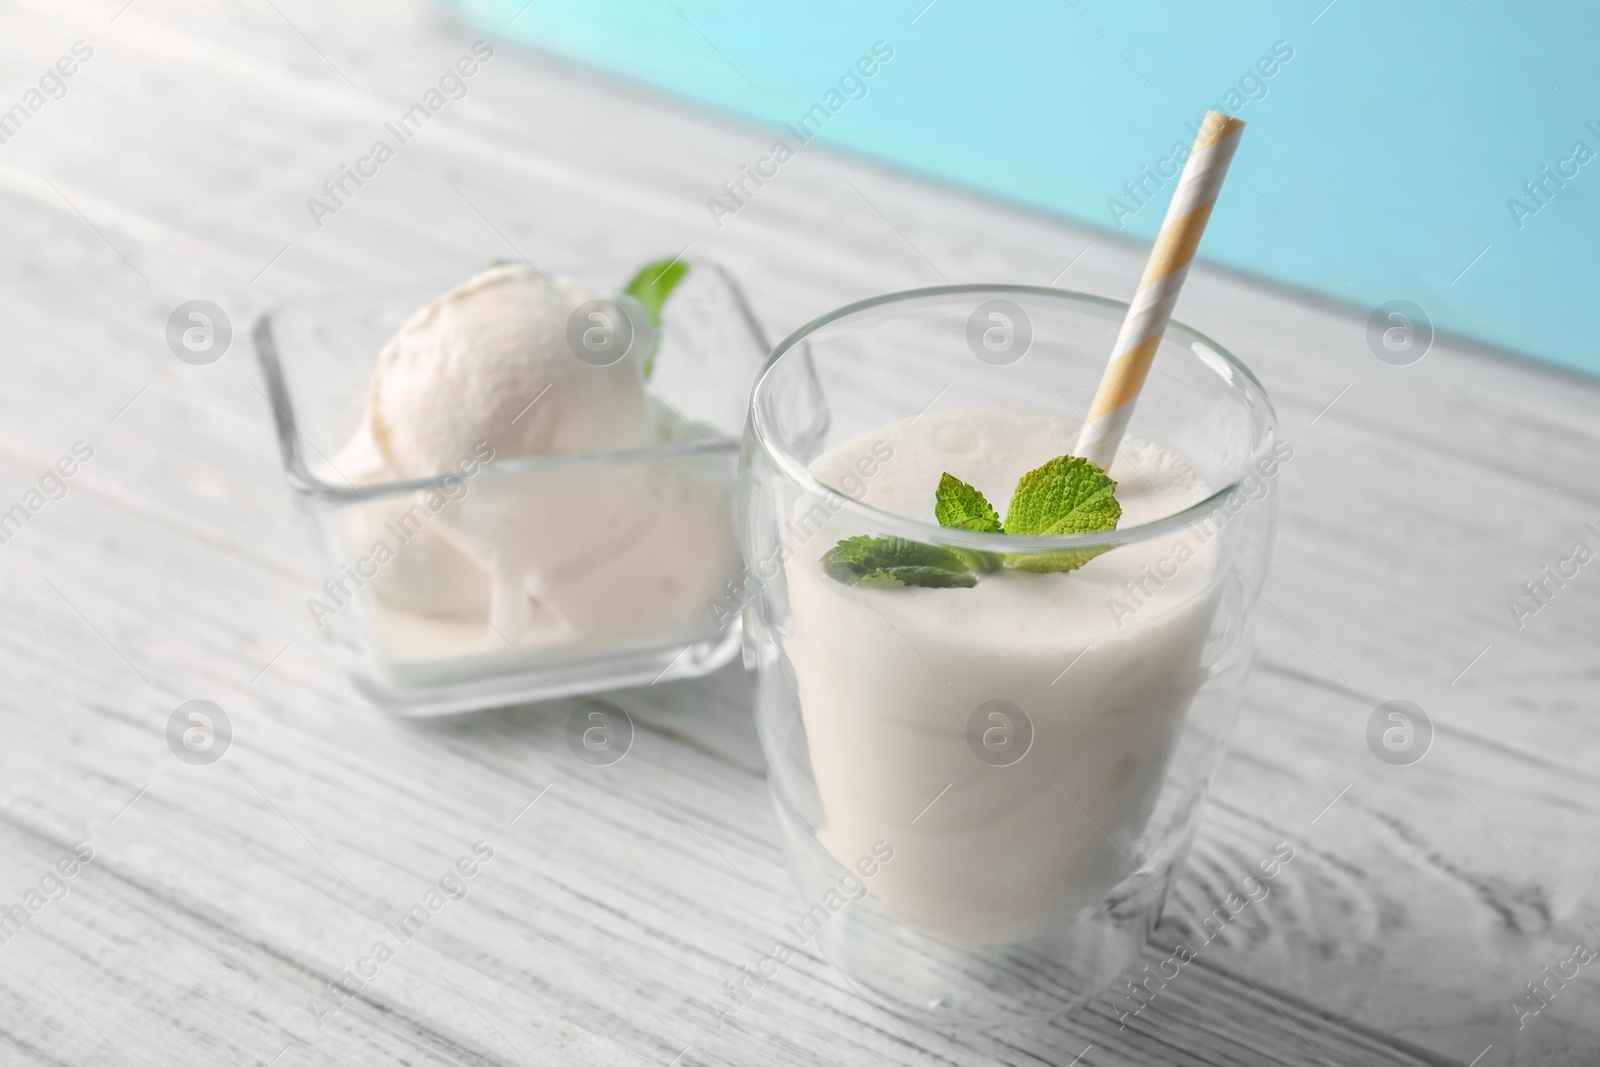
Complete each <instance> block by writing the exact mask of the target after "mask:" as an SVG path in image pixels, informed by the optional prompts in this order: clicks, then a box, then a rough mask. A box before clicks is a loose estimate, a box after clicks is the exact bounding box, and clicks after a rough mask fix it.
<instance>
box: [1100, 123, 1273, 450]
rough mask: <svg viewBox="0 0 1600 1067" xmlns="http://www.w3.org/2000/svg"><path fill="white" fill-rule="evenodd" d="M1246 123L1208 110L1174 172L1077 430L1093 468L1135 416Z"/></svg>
mask: <svg viewBox="0 0 1600 1067" xmlns="http://www.w3.org/2000/svg"><path fill="white" fill-rule="evenodd" d="M1243 129H1244V123H1242V122H1240V121H1239V120H1238V119H1236V118H1231V117H1230V116H1227V115H1224V114H1221V113H1220V112H1216V111H1207V112H1206V117H1205V121H1204V122H1202V123H1201V124H1200V134H1199V136H1197V137H1196V138H1195V139H1194V148H1193V149H1191V150H1190V152H1189V162H1188V163H1187V165H1185V166H1184V168H1183V177H1181V178H1180V179H1178V188H1177V189H1176V190H1175V191H1174V192H1173V194H1172V204H1171V205H1170V206H1169V207H1168V208H1167V217H1166V219H1165V220H1163V221H1162V223H1161V232H1160V233H1159V234H1157V235H1156V245H1155V247H1154V248H1152V249H1151V250H1150V261H1149V262H1148V263H1146V264H1145V268H1144V277H1143V278H1141V279H1140V280H1139V291H1138V292H1136V293H1134V294H1133V303H1132V304H1130V305H1129V307H1128V317H1127V318H1126V319H1124V320H1122V330H1121V332H1119V333H1118V334H1117V343H1116V347H1115V348H1113V349H1112V350H1111V351H1112V355H1111V362H1110V363H1108V364H1107V365H1106V372H1105V375H1104V376H1103V377H1102V378H1101V379H1100V389H1099V391H1098V392H1097V393H1095V395H1094V406H1093V407H1091V408H1090V409H1089V420H1088V421H1087V422H1085V423H1084V424H1083V431H1082V433H1080V434H1079V435H1078V448H1077V454H1078V455H1080V456H1083V457H1084V458H1085V459H1087V460H1089V462H1091V463H1093V464H1095V465H1096V466H1098V467H1101V468H1106V467H1110V466H1111V461H1112V459H1113V458H1115V456H1116V454H1117V446H1118V445H1119V444H1121V443H1122V434H1123V431H1125V430H1126V429H1127V428H1128V420H1129V419H1131V418H1132V417H1133V405H1134V404H1135V403H1136V402H1137V401H1138V399H1139V390H1140V389H1142V388H1144V379H1145V375H1147V374H1149V373H1150V363H1151V361H1153V360H1154V359H1155V355H1156V349H1157V348H1159V347H1160V346H1161V335H1162V334H1164V333H1165V332H1166V330H1167V321H1168V320H1169V319H1171V318H1172V308H1173V305H1174V304H1176V303H1177V302H1178V291H1179V290H1180V289H1182V288H1183V281H1184V279H1185V278H1187V277H1188V276H1189V264H1190V262H1192V261H1193V260H1194V250H1195V248H1196V247H1197V246H1198V245H1199V244H1200V235H1201V234H1203V233H1205V231H1206V223H1207V222H1208V221H1209V220H1210V218H1211V208H1212V205H1214V204H1215V203H1216V202H1217V193H1218V191H1220V190H1221V188H1222V179H1223V178H1225V177H1227V175H1228V164H1229V163H1230V162H1232V160H1233V153H1234V150H1235V149H1237V148H1238V147H1239V133H1240V131H1241V130H1243Z"/></svg>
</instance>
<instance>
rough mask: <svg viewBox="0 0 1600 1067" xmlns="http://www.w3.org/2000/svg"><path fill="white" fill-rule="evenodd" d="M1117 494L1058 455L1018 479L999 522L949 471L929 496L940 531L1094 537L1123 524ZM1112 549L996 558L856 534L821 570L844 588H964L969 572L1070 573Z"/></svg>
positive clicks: (1074, 460)
mask: <svg viewBox="0 0 1600 1067" xmlns="http://www.w3.org/2000/svg"><path fill="white" fill-rule="evenodd" d="M1116 488H1117V483H1116V482H1115V481H1113V480H1112V479H1111V477H1110V476H1108V475H1107V474H1106V472H1105V471H1104V470H1102V469H1101V468H1100V467H1097V466H1095V465H1094V464H1093V463H1090V462H1089V461H1088V460H1086V459H1083V458H1081V457H1079V456H1057V457H1056V458H1055V459H1052V460H1050V461H1049V462H1047V463H1045V464H1044V465H1043V466H1039V467H1035V468H1034V469H1033V470H1031V471H1029V472H1028V473H1027V474H1024V475H1023V476H1022V477H1021V478H1020V479H1019V480H1018V481H1017V488H1016V490H1015V491H1014V492H1013V493H1012V494H1011V506H1010V507H1009V508H1007V509H1006V518H1005V521H1004V522H1001V521H1000V515H999V513H998V512H996V511H995V509H994V505H993V504H991V503H989V501H988V499H987V498H986V497H985V496H984V495H983V493H982V492H981V491H979V490H978V489H977V488H976V487H974V486H971V485H968V484H967V483H966V482H964V481H962V480H961V479H960V478H957V477H956V476H955V475H953V474H949V473H946V474H945V475H943V476H942V477H941V478H940V479H939V487H938V489H936V490H935V491H934V504H933V514H934V517H935V518H937V519H938V520H939V525H940V526H945V527H948V528H950V529H953V530H976V531H978V532H980V533H1005V534H1017V535H1020V536H1039V537H1049V536H1054V535H1058V534H1078V533H1098V532H1100V531H1103V530H1115V529H1116V528H1117V523H1118V522H1119V521H1121V519H1122V505H1121V504H1119V503H1117V498H1116ZM1110 550H1111V546H1110V545H1106V546H1102V547H1098V548H1074V549H1062V550H1061V551H1057V552H1009V553H1005V554H1003V555H1002V554H1000V553H995V552H980V551H976V550H974V549H966V548H947V547H942V546H935V545H924V544H921V543H920V542H917V541H907V540H905V539H903V538H899V537H869V536H865V535H862V536H859V537H851V538H847V539H845V540H843V541H840V542H839V543H838V544H836V545H834V546H833V547H832V548H831V549H829V550H828V551H827V552H826V553H825V554H824V555H823V557H822V565H823V569H824V570H825V571H826V572H827V574H828V575H829V576H830V577H832V578H834V579H836V580H838V581H841V582H843V583H845V584H846V585H865V586H873V587H879V588H898V587H900V586H907V585H921V586H929V587H933V588H939V589H948V588H955V587H960V588H970V587H972V586H974V585H976V584H977V581H978V580H977V578H976V577H975V576H974V572H976V573H978V574H988V573H991V572H993V571H996V570H999V569H1000V567H1001V566H1002V565H1004V566H1006V567H1009V568H1011V569H1012V570H1018V571H1029V572H1032V573H1048V572H1054V571H1073V570H1077V569H1078V568H1079V567H1081V566H1083V565H1084V564H1085V563H1088V562H1089V561H1090V560H1091V559H1093V558H1094V557H1096V556H1098V555H1100V554H1101V553H1102V552H1109V551H1110Z"/></svg>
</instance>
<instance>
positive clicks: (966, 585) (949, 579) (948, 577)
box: [856, 567, 978, 589]
mask: <svg viewBox="0 0 1600 1067" xmlns="http://www.w3.org/2000/svg"><path fill="white" fill-rule="evenodd" d="M856 584H857V585H864V586H867V587H869V588H875V589H899V588H901V587H903V586H907V585H921V586H926V587H928V588H930V589H957V588H959V589H971V588H972V587H973V586H975V585H977V584H978V579H976V578H974V577H973V576H972V575H970V574H968V573H967V572H966V571H947V570H941V569H939V568H938V567H888V568H885V569H883V570H876V571H873V572H872V573H871V574H869V575H867V576H866V577H864V578H862V579H861V581H859V582H857V583H856Z"/></svg>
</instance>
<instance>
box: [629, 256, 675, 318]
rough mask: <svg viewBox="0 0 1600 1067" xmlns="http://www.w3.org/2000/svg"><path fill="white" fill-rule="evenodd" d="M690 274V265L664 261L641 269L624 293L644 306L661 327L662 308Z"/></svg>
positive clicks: (669, 260)
mask: <svg viewBox="0 0 1600 1067" xmlns="http://www.w3.org/2000/svg"><path fill="white" fill-rule="evenodd" d="M688 273H689V264H687V263H685V262H683V261H682V260H681V259H663V260H661V261H659V262H657V263H651V264H649V265H648V266H644V267H640V268H639V273H638V274H635V275H634V276H633V280H632V281H631V282H629V283H628V284H627V285H626V286H624V287H623V290H622V291H623V292H625V293H627V294H628V295H629V296H631V297H633V298H634V299H635V300H637V301H639V303H641V304H643V305H644V309H645V311H647V312H649V313H650V321H651V322H653V323H655V324H656V325H657V326H660V325H661V306H662V305H663V304H665V303H666V302H667V297H669V296H671V295H672V290H674V289H676V288H677V287H678V283H679V282H681V281H683V278H684V275H686V274H688Z"/></svg>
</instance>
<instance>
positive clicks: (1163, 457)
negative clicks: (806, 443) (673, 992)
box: [784, 408, 1219, 946]
mask: <svg viewBox="0 0 1600 1067" xmlns="http://www.w3.org/2000/svg"><path fill="white" fill-rule="evenodd" d="M1079 428H1080V423H1079V422H1077V421H1076V420H1071V419H1066V418H1062V417H1060V416H1057V415H1054V414H1050V413H1046V412H1038V411H1020V410H1001V409H981V408H979V409H966V410H959V411H951V412H930V413H927V414H922V415H919V416H917V417H915V418H911V419H906V420H902V421H900V422H896V423H893V424H890V425H888V426H885V427H883V428H881V429H879V430H876V431H874V432H871V433H868V434H865V435H862V436H859V437H856V438H853V439H850V440H845V441H843V442H841V443H838V444H836V445H834V446H833V447H831V448H829V449H828V450H826V451H825V452H824V453H823V454H821V455H820V456H819V457H818V458H816V459H815V460H814V461H813V462H812V463H811V464H810V470H811V473H812V474H813V475H814V476H815V477H816V478H817V479H819V480H820V481H822V482H823V483H825V484H829V485H832V486H835V487H840V486H843V487H845V488H846V489H847V490H854V491H853V492H851V494H850V495H852V496H854V497H855V499H857V500H858V501H859V502H860V503H863V504H866V505H869V506H871V507H873V508H877V509H880V510H882V511H887V512H890V513H893V514H896V515H900V516H904V517H906V518H910V519H916V520H920V521H923V522H929V521H931V520H932V517H933V515H934V511H935V489H936V487H938V486H939V485H940V483H941V478H942V477H943V476H945V475H952V476H954V478H956V479H959V480H960V481H961V482H964V483H967V485H969V486H970V487H973V488H976V489H977V490H978V491H979V492H981V493H982V495H983V496H984V497H985V498H987V499H988V500H993V501H996V502H1003V501H1005V500H1006V499H1007V498H1008V497H1009V495H1010V493H1011V487H1012V486H1014V485H1017V484H1018V482H1019V479H1021V478H1022V476H1023V475H1024V474H1026V473H1027V472H1029V471H1032V470H1034V469H1035V468H1038V467H1040V465H1041V464H1044V463H1045V462H1046V461H1048V460H1051V459H1053V458H1054V457H1061V456H1064V455H1067V454H1069V453H1070V452H1071V451H1072V449H1073V446H1074V443H1075V441H1076V439H1077V436H1078V432H1079ZM885 454H888V456H889V458H887V459H883V458H882V457H884V456H885ZM864 456H875V457H878V458H879V459H880V460H881V462H878V463H876V464H875V465H874V472H873V474H872V476H871V477H867V478H862V477H861V476H860V472H861V471H862V469H863V467H862V463H861V461H862V457H864ZM1113 472H1114V475H1115V479H1116V484H1115V499H1116V501H1117V502H1118V503H1119V504H1120V508H1121V519H1120V525H1121V526H1122V527H1129V526H1139V525H1142V524H1145V523H1149V522H1151V521H1153V520H1156V519H1160V518H1164V517H1166V516H1169V515H1173V514H1176V513H1178V512H1180V511H1183V510H1184V509H1186V508H1188V507H1190V506H1191V505H1194V504H1196V503H1198V502H1200V501H1202V500H1205V499H1206V498H1207V497H1208V496H1210V495H1211V494H1212V492H1213V487H1212V486H1209V485H1208V484H1207V483H1206V482H1205V480H1204V479H1202V478H1201V476H1200V475H1199V474H1198V473H1196V471H1195V470H1194V468H1193V467H1192V466H1191V465H1190V464H1189V463H1188V462H1186V460H1185V459H1184V458H1183V457H1182V456H1181V455H1179V454H1178V453H1177V452H1175V451H1173V450H1171V449H1169V448H1165V447H1162V446H1161V445H1158V444H1155V443H1152V442H1149V441H1142V440H1139V439H1136V438H1129V439H1128V440H1126V441H1124V443H1123V446H1122V449H1121V451H1120V452H1119V454H1118V456H1117V459H1116V461H1115V463H1114V464H1113ZM852 521H855V522H858V521H859V520H856V519H853V518H852V517H850V516H848V515H840V516H836V517H835V518H833V519H832V520H831V521H830V522H829V524H828V525H827V526H826V527H825V528H824V529H822V530H819V531H817V532H815V533H814V534H813V535H811V536H808V537H805V538H803V539H800V538H796V537H794V536H793V533H794V532H795V531H796V530H798V529H801V527H799V526H797V525H796V524H794V523H793V522H791V523H790V524H789V525H788V527H787V528H788V530H789V531H790V536H789V537H788V538H787V543H786V545H785V548H786V551H785V553H784V555H785V559H786V563H785V568H784V574H785V581H786V585H787V591H788V601H789V606H790V610H791V611H792V632H791V633H789V635H788V637H787V640H786V642H785V649H786V652H787V656H788V661H789V663H790V665H791V666H792V670H793V678H794V685H795V690H796V694H797V698H798V703H799V710H800V716H801V719H802V721H803V723H804V730H805V738H806V743H807V745H808V748H809V762H810V768H811V772H812V774H813V775H814V778H815V783H816V789H817V795H818V799H819V800H820V805H821V821H820V825H819V826H818V828H817V831H816V834H817V839H818V840H819V841H820V842H821V844H822V845H823V846H824V847H825V848H826V849H827V851H828V852H829V853H831V854H832V856H833V857H834V858H835V859H837V860H838V861H839V862H840V863H843V864H846V865H848V864H849V863H850V862H851V861H852V860H853V859H854V858H855V857H856V856H858V855H861V854H862V853H863V851H864V850H866V849H869V848H870V847H871V845H872V842H874V841H878V840H885V841H889V842H891V843H892V844H893V846H894V849H895V853H896V860H895V863H894V864H893V865H890V866H886V867H884V869H883V871H882V872H881V874H880V876H879V877H878V878H877V879H876V880H875V881H874V883H873V886H872V892H873V894H874V896H875V897H876V898H877V899H878V901H879V903H880V904H881V906H882V907H883V909H884V910H885V912H886V913H887V914H889V915H890V916H893V917H894V918H896V919H898V920H900V921H901V922H903V923H905V924H907V925H909V926H911V927H913V928H915V929H917V930H920V931H922V932H923V933H925V934H928V935H931V936H932V937H934V938H936V939H938V940H940V941H944V942H948V943H953V944H957V945H971V946H983V945H1005V944H1012V943H1017V942H1023V941H1027V940H1030V939H1033V938H1037V937H1040V936H1043V935H1045V934H1047V933H1049V932H1050V931H1051V930H1053V929H1056V928H1059V927H1061V926H1062V925H1064V924H1066V923H1068V922H1070V921H1071V919H1072V918H1073V916H1074V915H1075V914H1077V913H1078V912H1080V911H1081V910H1082V909H1084V908H1087V907H1089V906H1090V905H1092V904H1094V903H1095V902H1096V901H1098V900H1099V899H1100V898H1102V897H1104V896H1105V895H1106V894H1107V893H1108V892H1109V891H1110V890H1111V889H1112V888H1113V887H1115V886H1116V885H1117V884H1118V883H1120V882H1122V881H1123V880H1124V879H1126V878H1128V877H1130V876H1131V875H1133V874H1134V866H1133V861H1132V859H1131V857H1132V856H1134V854H1135V853H1136V851H1137V849H1136V842H1137V841H1138V839H1139V837H1140V834H1141V832H1142V831H1143V830H1144V828H1145V826H1146V824H1147V822H1148V821H1149V819H1150V816H1151V813H1152V811H1153V809H1154V807H1155V805H1156V801H1157V798H1158V795H1159V793H1160V790H1161V785H1162V781H1163V777H1164V775H1165V773H1166V770H1167V765H1168V760H1169V757H1170V755H1171V753H1172V751H1173V747H1174V744H1175V741H1176V739H1177V737H1178V735H1179V732H1180V728H1181V726H1182V724H1183V720H1184V715H1185V712H1186V710H1187V708H1188V706H1189V704H1190V701H1191V699H1192V698H1193V697H1194V695H1195V693H1196V691H1197V689H1198V688H1199V687H1200V686H1201V684H1202V683H1203V682H1204V681H1205V679H1206V670H1205V668H1204V667H1203V666H1202V650H1203V649H1204V647H1205V644H1206V640H1207V635H1208V631H1209V630H1210V627H1211V622H1212V617H1213V615H1214V613H1215V611H1216V608H1217V604H1218V597H1219V594H1218V580H1217V579H1218V573H1217V571H1218V565H1217V551H1216V545H1215V543H1204V542H1199V543H1197V541H1196V539H1195V538H1192V537H1191V538H1185V539H1182V544H1181V546H1179V547H1175V546H1174V545H1173V544H1171V543H1169V541H1171V540H1173V539H1170V538H1169V539H1161V538H1154V539H1145V540H1135V541H1133V542H1132V543H1128V544H1123V545H1120V546H1118V547H1116V548H1114V549H1112V550H1110V551H1108V552H1104V553H1103V554H1098V555H1093V558H1089V559H1087V561H1086V562H1083V563H1082V564H1081V565H1080V566H1077V567H1075V568H1074V569H1069V570H1055V571H1047V572H1045V573H1039V572H1036V571H1034V570H1028V569H1023V568H1025V567H1027V566H1028V565H1029V561H1028V560H1026V559H1023V558H1019V559H1008V561H1007V563H1006V564H1005V565H1000V561H999V559H998V558H994V559H991V560H989V561H988V563H987V567H985V566H984V565H982V563H981V561H980V564H979V565H978V566H976V567H975V568H974V571H975V573H974V574H973V575H972V576H971V583H972V584H970V585H957V586H952V587H943V588H940V587H926V586H921V585H915V584H912V585H900V584H897V583H894V582H872V581H862V582H860V583H859V584H847V583H846V582H845V581H841V580H840V578H839V573H840V572H839V571H838V568H837V567H836V566H830V563H829V561H830V559H834V558H836V556H837V553H835V555H834V556H830V551H832V550H834V549H835V546H836V544H837V543H838V542H839V541H840V540H841V539H843V538H847V537H849V536H851V535H853V534H857V533H859V532H860V531H859V530H857V529H853V528H850V524H851V522H852Z"/></svg>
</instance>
